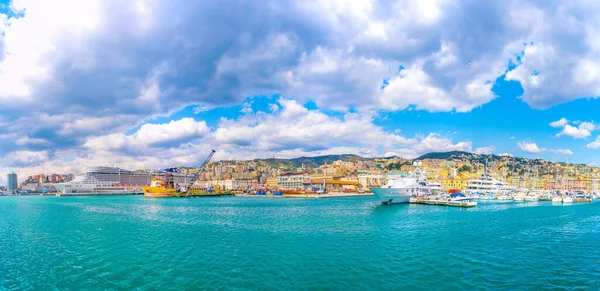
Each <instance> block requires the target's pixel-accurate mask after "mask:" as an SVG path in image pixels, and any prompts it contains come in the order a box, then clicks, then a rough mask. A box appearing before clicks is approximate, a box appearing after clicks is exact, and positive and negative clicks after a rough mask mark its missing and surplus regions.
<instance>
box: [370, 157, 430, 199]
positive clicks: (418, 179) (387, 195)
mask: <svg viewBox="0 0 600 291" xmlns="http://www.w3.org/2000/svg"><path fill="white" fill-rule="evenodd" d="M413 165H414V166H415V171H414V172H412V173H410V174H409V175H408V176H406V177H397V178H393V179H388V181H387V184H386V185H385V186H383V187H374V188H369V189H370V190H371V192H373V194H374V195H375V196H376V197H377V198H378V199H379V200H380V201H381V202H382V203H383V204H396V203H408V202H409V201H410V198H411V197H413V196H422V195H431V194H433V191H432V189H431V188H430V187H429V186H428V185H429V184H428V182H427V179H426V178H425V175H423V172H421V170H420V169H419V166H420V165H421V162H414V163H413Z"/></svg>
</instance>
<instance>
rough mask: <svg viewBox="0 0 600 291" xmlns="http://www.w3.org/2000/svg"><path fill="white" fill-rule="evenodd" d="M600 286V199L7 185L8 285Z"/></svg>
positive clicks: (3, 209) (2, 269)
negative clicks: (199, 194) (320, 195)
mask: <svg viewBox="0 0 600 291" xmlns="http://www.w3.org/2000/svg"><path fill="white" fill-rule="evenodd" d="M563 288H569V289H570V288H582V289H584V290H598V289H600V203H587V204H573V205H562V204H561V205H552V203H550V202H535V203H491V202H490V203H486V202H480V203H479V205H478V206H477V207H475V208H470V209H463V208H453V207H439V206H437V207H436V206H428V205H393V206H379V203H378V201H377V200H376V199H375V198H374V197H355V198H332V199H268V198H255V197H219V198H197V199H148V198H146V199H144V198H143V197H141V196H118V197H115V196H109V197H0V290H53V289H55V290H131V289H138V290H197V289H219V290H221V289H231V290H306V289H309V290H400V289H404V290H432V289H435V290H456V289H510V290H537V289H563Z"/></svg>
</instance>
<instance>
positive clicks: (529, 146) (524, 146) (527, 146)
mask: <svg viewBox="0 0 600 291" xmlns="http://www.w3.org/2000/svg"><path fill="white" fill-rule="evenodd" d="M517 145H518V146H519V148H520V149H521V150H523V151H526V152H528V153H541V152H543V151H546V150H547V149H545V148H539V147H538V146H537V144H536V143H534V142H527V141H523V142H519V143H517Z"/></svg>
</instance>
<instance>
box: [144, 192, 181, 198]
mask: <svg viewBox="0 0 600 291" xmlns="http://www.w3.org/2000/svg"><path fill="white" fill-rule="evenodd" d="M144 197H148V198H169V197H175V193H170V192H144Z"/></svg>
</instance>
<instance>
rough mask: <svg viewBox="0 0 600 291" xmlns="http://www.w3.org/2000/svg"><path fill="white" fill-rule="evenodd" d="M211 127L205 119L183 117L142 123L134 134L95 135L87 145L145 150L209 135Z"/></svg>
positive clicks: (91, 147)
mask: <svg viewBox="0 0 600 291" xmlns="http://www.w3.org/2000/svg"><path fill="white" fill-rule="evenodd" d="M209 132H210V129H209V128H208V127H207V126H206V122H204V121H200V122H198V121H195V120H193V119H192V118H182V119H180V120H174V121H171V122H169V123H165V124H149V123H146V124H144V125H142V126H141V127H140V128H139V129H138V130H137V131H136V132H135V133H134V134H132V135H125V134H123V133H115V134H110V135H106V136H99V137H93V138H90V139H88V140H87V142H86V143H85V145H84V146H85V147H87V148H90V149H93V150H120V149H124V148H131V149H134V148H135V149H139V150H145V149H146V147H151V146H156V145H158V146H160V145H163V144H167V143H174V142H186V141H190V140H192V139H194V138H201V137H203V136H205V135H207V134H208V133H209Z"/></svg>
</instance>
